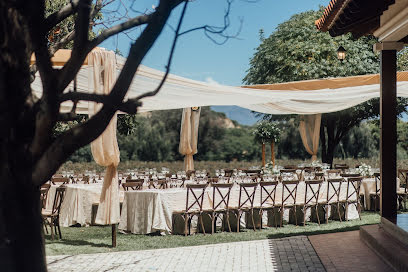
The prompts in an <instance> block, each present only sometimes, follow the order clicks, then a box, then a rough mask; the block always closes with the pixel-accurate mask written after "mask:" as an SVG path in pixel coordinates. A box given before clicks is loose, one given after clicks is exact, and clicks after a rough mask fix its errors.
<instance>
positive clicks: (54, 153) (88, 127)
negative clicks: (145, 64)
mask: <svg viewBox="0 0 408 272" xmlns="http://www.w3.org/2000/svg"><path fill="white" fill-rule="evenodd" d="M181 2H183V1H182V0H177V1H174V0H162V1H161V2H160V4H159V6H158V7H157V9H156V12H154V14H155V15H154V16H153V18H152V20H151V22H150V23H149V24H148V25H147V26H146V28H145V29H144V30H143V32H142V34H141V35H140V36H139V38H138V39H137V40H136V42H135V43H134V44H133V45H132V46H131V48H130V51H129V55H128V58H127V60H126V62H125V65H124V66H123V69H122V72H121V73H120V75H119V77H118V79H117V81H116V83H115V86H114V87H113V89H112V91H111V93H110V94H109V97H110V99H111V101H112V103H113V104H114V105H120V104H121V103H122V101H123V99H124V97H125V95H126V93H127V91H128V89H129V86H130V84H131V82H132V80H133V77H134V75H135V73H136V70H137V68H138V67H139V65H140V63H141V61H142V60H143V58H144V56H145V55H146V54H147V52H148V51H149V50H150V48H151V47H152V46H153V43H154V41H155V40H156V39H157V37H158V36H159V35H160V33H161V32H162V30H163V27H164V26H165V23H166V21H167V19H168V18H169V16H170V13H171V11H172V10H173V9H174V8H175V7H176V6H177V5H178V4H180V3H181ZM132 102H137V101H134V100H132V101H131V102H129V103H132ZM125 103H127V102H125ZM115 112H116V110H115V109H113V108H112V107H109V106H107V105H104V106H103V107H102V109H101V110H100V111H98V112H97V113H96V114H95V115H93V116H92V117H91V118H90V119H89V120H88V121H86V122H84V123H81V124H79V125H78V126H76V127H74V128H72V129H70V130H68V131H66V132H65V133H63V134H62V135H60V136H59V137H58V138H57V139H55V141H54V142H53V143H52V144H51V145H50V146H49V147H48V149H47V150H46V151H45V152H44V153H43V154H42V156H41V157H40V158H39V159H38V160H37V162H36V164H35V166H34V167H33V171H32V182H33V183H34V184H35V185H41V184H42V183H44V181H46V180H47V179H48V178H49V177H51V176H52V175H53V174H54V173H55V172H56V171H57V170H58V168H59V167H60V165H61V164H62V163H63V162H64V161H65V160H66V159H67V158H68V157H69V156H70V155H71V154H72V153H73V152H74V151H75V150H77V149H78V148H80V147H82V146H84V145H86V144H88V143H90V142H92V141H93V140H95V139H96V138H97V137H98V136H99V135H100V134H102V132H103V131H104V130H105V128H106V126H107V125H108V124H109V122H110V120H111V119H112V117H113V115H114V114H115Z"/></svg>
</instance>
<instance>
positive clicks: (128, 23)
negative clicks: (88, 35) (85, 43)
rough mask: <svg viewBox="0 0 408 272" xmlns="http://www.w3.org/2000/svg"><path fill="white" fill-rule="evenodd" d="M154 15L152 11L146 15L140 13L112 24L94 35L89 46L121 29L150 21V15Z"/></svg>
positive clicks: (98, 42) (94, 45)
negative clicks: (119, 22) (124, 20)
mask: <svg viewBox="0 0 408 272" xmlns="http://www.w3.org/2000/svg"><path fill="white" fill-rule="evenodd" d="M153 16H154V13H151V14H148V15H140V16H138V17H135V18H132V19H130V20H128V21H126V22H123V23H121V24H118V25H115V26H112V27H111V28H108V29H106V30H104V31H102V33H101V34H99V35H98V36H97V37H95V38H94V39H93V40H92V41H91V42H90V45H89V46H90V47H92V48H94V47H96V46H97V45H98V44H100V43H101V42H103V41H104V40H106V39H108V38H109V37H112V36H113V35H116V34H118V33H120V32H122V31H125V30H128V29H131V28H133V27H135V26H140V25H143V24H147V23H149V22H150V21H151V19H152V17H153Z"/></svg>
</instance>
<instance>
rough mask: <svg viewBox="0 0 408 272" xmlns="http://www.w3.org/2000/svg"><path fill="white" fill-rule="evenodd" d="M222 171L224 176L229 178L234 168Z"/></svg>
mask: <svg viewBox="0 0 408 272" xmlns="http://www.w3.org/2000/svg"><path fill="white" fill-rule="evenodd" d="M224 173H225V177H227V178H230V177H232V174H233V173H234V170H233V169H225V170H224Z"/></svg>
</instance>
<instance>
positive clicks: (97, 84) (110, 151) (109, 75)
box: [88, 49, 120, 225]
mask: <svg viewBox="0 0 408 272" xmlns="http://www.w3.org/2000/svg"><path fill="white" fill-rule="evenodd" d="M88 59H89V63H90V65H92V67H93V69H92V74H91V75H90V78H93V81H92V83H93V84H92V85H93V86H92V87H91V88H92V89H93V91H94V93H98V94H109V93H110V91H111V89H112V87H113V85H114V83H115V80H116V69H115V67H116V60H115V54H114V53H113V52H112V51H105V50H101V49H95V50H93V51H92V52H91V53H89V55H88ZM90 104H91V105H90V114H91V115H93V114H95V113H97V112H98V111H99V110H100V109H101V107H102V104H97V103H90ZM116 122H117V117H116V115H115V116H114V117H113V118H112V120H111V121H110V123H109V125H108V126H107V127H106V129H105V131H104V132H103V133H102V134H101V135H100V136H99V137H98V138H97V139H96V140H95V141H93V142H92V143H91V150H92V156H93V157H94V160H95V162H96V163H97V164H99V165H102V166H105V167H107V168H106V172H105V177H104V180H103V187H102V193H101V197H100V201H99V207H98V212H97V215H96V219H95V223H97V224H101V225H107V224H116V223H119V221H120V209H119V189H118V186H119V184H118V173H117V166H118V164H119V147H118V142H117V139H116Z"/></svg>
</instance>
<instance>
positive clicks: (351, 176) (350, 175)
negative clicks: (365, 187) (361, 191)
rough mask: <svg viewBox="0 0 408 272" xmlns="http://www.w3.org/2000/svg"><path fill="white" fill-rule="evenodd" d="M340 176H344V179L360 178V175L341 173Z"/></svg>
mask: <svg viewBox="0 0 408 272" xmlns="http://www.w3.org/2000/svg"><path fill="white" fill-rule="evenodd" d="M340 176H342V177H343V178H353V177H354V178H356V177H359V176H360V174H359V173H340Z"/></svg>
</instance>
